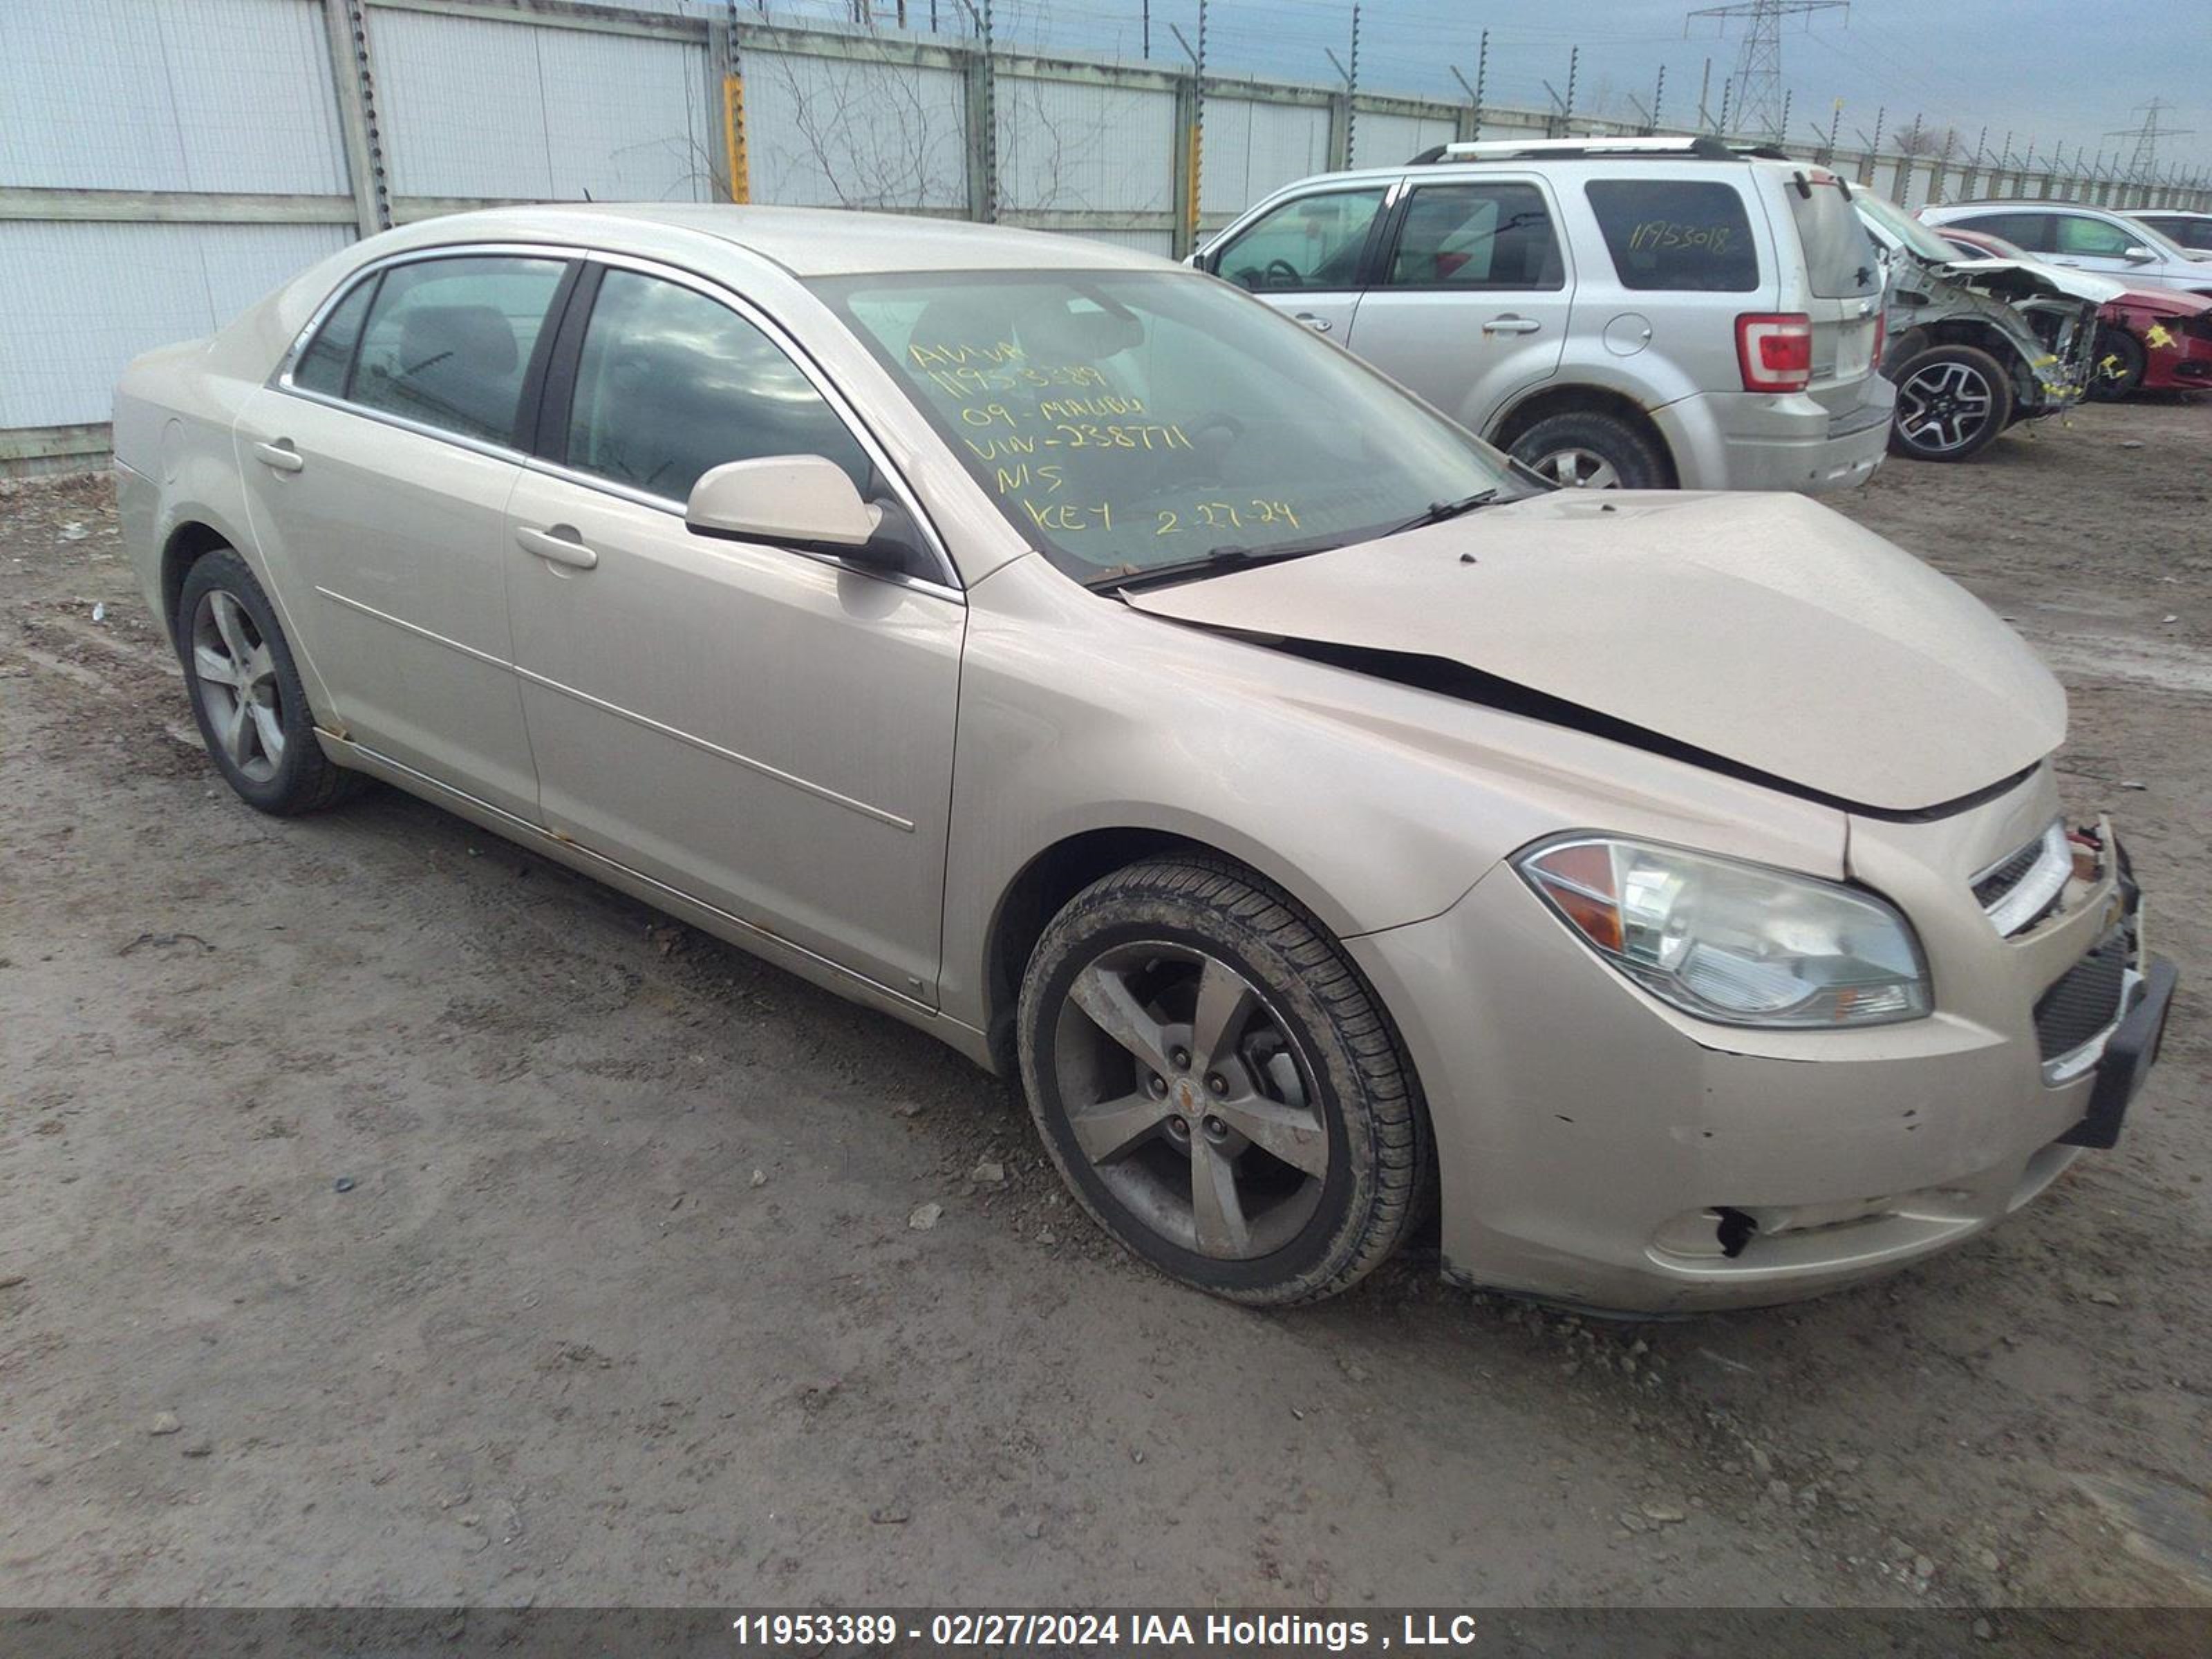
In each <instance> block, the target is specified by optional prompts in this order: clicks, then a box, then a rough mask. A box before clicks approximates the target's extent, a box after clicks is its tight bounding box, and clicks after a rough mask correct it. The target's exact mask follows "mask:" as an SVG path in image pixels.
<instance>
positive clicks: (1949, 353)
mask: <svg viewBox="0 0 2212 1659" xmlns="http://www.w3.org/2000/svg"><path fill="white" fill-rule="evenodd" d="M1894 379H1895V380H1896V381H1897V416H1896V419H1895V421H1894V422H1893V423H1892V424H1891V426H1890V428H1889V453H1891V454H1893V455H1903V456H1906V457H1908V458H1910V459H1912V460H1916V461H1966V460H1972V459H1973V458H1974V457H1975V456H1977V455H1978V454H1980V453H1982V451H1984V449H1987V448H1988V447H1990V445H1991V444H1993V443H1995V442H1996V440H1997V435H1998V434H2000V433H2001V432H2002V431H2003V430H2004V429H2005V428H2006V427H2008V426H2009V425H2010V424H2011V423H2012V377H2011V376H2010V375H2009V374H2007V373H2006V372H2005V367H2004V365H2003V364H2002V363H2001V362H1998V361H1997V360H1996V358H1995V357H1992V356H1990V354H1989V353H1988V352H1986V351H1984V350H1981V349H1979V348H1978V347H1975V346H1966V345H1945V346H1935V347H1932V348H1931V349H1929V350H1926V351H1923V352H1921V353H1920V354H1919V355H1918V356H1915V357H1911V358H1908V359H1907V360H1906V361H1905V363H1904V364H1902V365H1901V366H1900V367H1899V369H1898V371H1897V374H1896V375H1895V376H1894Z"/></svg>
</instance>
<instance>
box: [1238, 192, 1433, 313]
mask: <svg viewBox="0 0 2212 1659" xmlns="http://www.w3.org/2000/svg"><path fill="white" fill-rule="evenodd" d="M1388 195H1389V186H1388V185H1384V184H1379V183H1370V184H1364V185H1351V186H1338V187H1334V188H1331V189H1327V190H1319V191H1314V192H1313V193H1312V194H1310V195H1306V196H1299V197H1293V198H1292V199H1291V200H1290V201H1287V202H1282V203H1279V204H1277V205H1275V206H1274V207H1272V208H1270V209H1268V210H1267V211H1266V212H1264V213H1262V214H1261V215H1260V216H1259V217H1257V218H1255V219H1254V220H1253V221H1252V222H1250V223H1249V224H1247V225H1243V226H1241V227H1239V228H1236V229H1234V230H1232V231H1231V233H1230V234H1228V235H1227V236H1226V237H1225V238H1224V239H1223V240H1222V241H1221V242H1220V243H1219V244H1218V246H1214V247H1211V248H1208V249H1207V250H1206V269H1207V270H1211V271H1212V272H1213V274H1214V275H1215V276H1223V277H1226V278H1227V279H1228V280H1229V281H1231V282H1232V283H1236V284H1237V286H1238V287H1239V288H1242V289H1248V290H1249V291H1250V292H1251V293H1253V294H1255V295H1258V296H1259V297H1260V298H1261V299H1262V300H1265V301H1267V303H1268V304H1269V305H1271V306H1273V307H1275V309H1276V310H1278V311H1279V312H1282V313H1284V314H1285V316H1290V317H1295V318H1296V319H1297V320H1298V321H1300V322H1302V323H1304V325H1306V326H1307V327H1308V328H1310V329H1312V330H1313V331H1315V332H1316V333H1318V334H1322V335H1326V336H1327V337H1328V338H1330V339H1332V340H1334V341H1335V342H1336V343H1338V344H1339V345H1341V344H1343V343H1345V341H1346V340H1347V339H1349V338H1350V337H1351V335H1352V315H1353V313H1355V312H1357V311H1358V308H1359V284H1360V283H1361V281H1362V279H1363V277H1364V274H1365V269H1366V261H1367V251H1368V244H1369V241H1370V237H1371V235H1372V234H1373V232H1374V231H1375V229H1376V222H1377V221H1378V220H1379V219H1380V217H1381V216H1382V212H1383V203H1384V201H1385V199H1386V198H1387V197H1388Z"/></svg>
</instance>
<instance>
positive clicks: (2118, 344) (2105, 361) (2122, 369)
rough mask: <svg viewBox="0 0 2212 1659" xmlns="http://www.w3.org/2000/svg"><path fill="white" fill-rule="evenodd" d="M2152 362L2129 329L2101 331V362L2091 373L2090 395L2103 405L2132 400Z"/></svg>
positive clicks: (2099, 360)
mask: <svg viewBox="0 0 2212 1659" xmlns="http://www.w3.org/2000/svg"><path fill="white" fill-rule="evenodd" d="M2148 362H2149V359H2148V356H2147V355H2146V354H2145V352H2144V350H2143V348H2142V341H2140V340H2138V339H2136V337H2135V336H2134V335H2133V334H2130V332H2129V331H2127V330H2126V329H2124V328H2107V329H2103V330H2100V331H2099V332H2098V335H2097V361H2096V363H2095V365H2094V366H2093V368H2091V369H2090V371H2089V395H2090V396H2091V397H2092V398H2097V399H2098V400H2099V401H2100V402H2103V403H2117V402H2118V400H2119V399H2121V398H2126V397H2130V396H2132V395H2133V393H2134V392H2135V390H2136V387H2137V386H2141V385H2142V377H2143V370H2144V368H2146V367H2148Z"/></svg>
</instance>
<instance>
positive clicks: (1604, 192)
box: [1583, 179, 1759, 293]
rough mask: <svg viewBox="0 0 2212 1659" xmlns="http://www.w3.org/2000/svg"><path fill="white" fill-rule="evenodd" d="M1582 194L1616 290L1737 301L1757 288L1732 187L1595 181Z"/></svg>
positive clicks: (1746, 228)
mask: <svg viewBox="0 0 2212 1659" xmlns="http://www.w3.org/2000/svg"><path fill="white" fill-rule="evenodd" d="M1583 193H1584V194H1585V195H1587V196H1588V197H1589V204H1590V210H1591V211H1592V212H1593V213H1595V214H1596V215H1597V222H1598V228H1599V229H1600V230H1601V231H1602V232H1604V233H1605V245H1606V247H1607V249H1608V250H1609V251H1610V252H1611V253H1612V254H1613V270H1616V271H1618V272H1619V273H1620V283H1621V286H1622V287H1624V288H1640V289H1678V290H1685V291H1690V292H1725V293H1741V292H1744V291H1746V290H1747V289H1754V288H1757V287H1758V286H1759V250H1758V249H1757V248H1756V247H1755V246H1753V245H1752V240H1751V220H1750V218H1749V217H1748V216H1747V215H1746V214H1745V212H1744V210H1743V197H1741V196H1740V195H1738V194H1737V193H1736V191H1735V187H1734V186H1733V185H1723V184H1713V183H1695V182H1686V181H1680V180H1676V181H1668V180H1665V179H1592V180H1591V181H1590V182H1589V184H1587V185H1583Z"/></svg>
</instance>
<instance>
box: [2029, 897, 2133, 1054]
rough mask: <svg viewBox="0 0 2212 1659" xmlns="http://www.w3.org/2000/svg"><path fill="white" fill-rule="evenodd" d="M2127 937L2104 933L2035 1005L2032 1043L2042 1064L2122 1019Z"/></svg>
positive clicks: (2125, 981) (2071, 1049)
mask: <svg viewBox="0 0 2212 1659" xmlns="http://www.w3.org/2000/svg"><path fill="white" fill-rule="evenodd" d="M2127 973H2128V936H2127V933H2126V932H2125V930H2124V929H2122V930H2118V931H2115V932H2113V933H2107V934H2106V936H2105V937H2104V939H2102V940H2101V941H2100V943H2099V944H2098V945H2097V948H2096V949H2095V950H2093V951H2090V952H2089V954H2088V955H2087V956H2086V957H2082V958H2081V961H2079V962H2077V963H2075V964H2074V965H2073V967H2072V968H2070V969H2068V970H2067V972H2066V975H2065V976H2064V977H2063V978H2062V979H2061V980H2059V981H2057V983H2056V984H2055V985H2053V986H2052V987H2051V988H2050V989H2049V990H2047V991H2045V993H2044V994H2043V995H2042V997H2041V998H2040V999H2039V1000H2038V1001H2037V1002H2036V1005H2035V1041H2036V1044H2037V1046H2038V1047H2039V1048H2041V1050H2042V1051H2043V1058H2044V1059H2045V1060H2056V1059H2057V1058H2058V1057H2059V1056H2060V1055H2061V1054H2072V1053H2073V1052H2074V1050H2075V1049H2076V1048H2080V1047H2081V1045H2082V1044H2083V1043H2085V1042H2088V1041H2089V1039H2090V1038H2092V1037H2093V1036H2096V1035H2097V1034H2098V1033H2099V1032H2100V1031H2101V1030H2104V1029H2105V1028H2106V1026H2108V1025H2110V1024H2112V1022H2113V1021H2114V1020H2116V1019H2118V1018H2119V1017H2120V998H2121V997H2122V995H2123V994H2124V993H2125V991H2126V988H2127Z"/></svg>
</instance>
